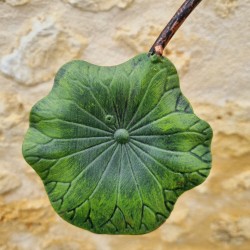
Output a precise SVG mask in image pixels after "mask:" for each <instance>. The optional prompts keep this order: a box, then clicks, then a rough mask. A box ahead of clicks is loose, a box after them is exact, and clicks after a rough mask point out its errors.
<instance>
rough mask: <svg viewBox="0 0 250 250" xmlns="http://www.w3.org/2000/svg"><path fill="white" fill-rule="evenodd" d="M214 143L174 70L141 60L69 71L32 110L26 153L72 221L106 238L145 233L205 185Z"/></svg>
mask: <svg viewBox="0 0 250 250" xmlns="http://www.w3.org/2000/svg"><path fill="white" fill-rule="evenodd" d="M211 139H212V130H211V128H210V126H209V125H208V124H207V123H206V122H205V121H203V120H201V119H199V118H198V117H197V116H196V115H195V114H194V113H193V110H192V107H191V105H190V103H189V102H188V101H187V99H186V98H185V97H184V96H183V95H182V93H181V91H180V87H179V79H178V75H177V72H176V69H175V67H174V65H173V64H172V63H171V62H170V61H169V60H168V59H166V58H163V57H159V56H157V55H154V56H150V57H148V56H147V55H146V54H141V55H138V56H136V57H135V58H133V59H131V60H129V61H128V62H126V63H124V64H121V65H118V66H114V67H99V66H95V65H92V64H89V63H87V62H84V61H72V62H70V63H68V64H66V65H64V66H63V67H62V68H61V69H60V70H59V72H58V73H57V75H56V78H55V84H54V86H53V89H52V91H51V92H50V93H49V95H48V96H46V97H45V98H43V99H42V100H41V101H39V102H38V103H37V104H36V105H35V106H34V107H33V108H32V111H31V114H30V128H29V130H28V132H27V134H26V137H25V140H24V143H23V155H24V158H25V160H26V161H27V162H28V163H29V164H30V165H31V166H32V168H33V169H34V170H35V171H36V172H37V174H38V175H39V176H40V178H41V179H42V181H43V183H44V186H45V188H46V191H47V193H48V196H49V199H50V202H51V204H52V206H53V207H54V209H55V211H56V212H57V213H58V214H59V215H60V216H61V217H62V218H63V219H65V220H66V221H68V222H69V223H71V224H73V225H75V226H78V227H81V228H84V229H87V230H90V231H92V232H95V233H101V234H144V233H148V232H150V231H152V230H154V229H156V228H158V227H159V226H160V225H161V224H162V223H164V222H165V220H166V218H168V216H169V215H170V213H171V211H172V209H173V206H174V204H175V202H176V200H177V198H178V197H179V196H180V195H181V194H182V193H183V192H184V191H186V190H189V189H191V188H193V187H195V186H197V185H199V184H200V183H202V182H203V181H204V180H205V179H206V177H207V176H208V174H209V171H210V167H211V153H210V144H211ZM197 212H198V211H197Z"/></svg>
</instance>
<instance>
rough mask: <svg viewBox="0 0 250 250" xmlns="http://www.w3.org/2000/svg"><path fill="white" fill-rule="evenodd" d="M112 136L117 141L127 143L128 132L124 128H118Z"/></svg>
mask: <svg viewBox="0 0 250 250" xmlns="http://www.w3.org/2000/svg"><path fill="white" fill-rule="evenodd" d="M114 138H115V140H116V141H117V142H118V143H122V144H124V143H127V142H128V141H129V133H128V131H127V130H126V129H123V128H120V129H117V130H116V131H115V134H114Z"/></svg>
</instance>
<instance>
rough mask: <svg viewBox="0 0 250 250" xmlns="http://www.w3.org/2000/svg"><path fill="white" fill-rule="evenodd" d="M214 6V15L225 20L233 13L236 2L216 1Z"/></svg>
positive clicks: (235, 0) (234, 0) (231, 0)
mask: <svg viewBox="0 0 250 250" xmlns="http://www.w3.org/2000/svg"><path fill="white" fill-rule="evenodd" d="M213 2H214V1H213ZM214 6H215V7H214V8H215V12H216V14H217V15H218V16H220V17H222V18H226V17H228V16H229V15H231V14H232V13H234V11H235V9H236V8H237V7H238V0H217V1H216V2H215V5H214Z"/></svg>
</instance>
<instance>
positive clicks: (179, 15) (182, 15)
mask: <svg viewBox="0 0 250 250" xmlns="http://www.w3.org/2000/svg"><path fill="white" fill-rule="evenodd" d="M201 1H202V0H186V1H185V2H184V3H183V4H182V6H181V7H180V8H179V10H178V11H177V12H176V13H175V15H174V16H173V18H172V19H171V20H170V22H169V23H168V24H167V26H166V27H165V28H164V30H163V31H162V32H161V34H160V36H159V37H158V38H157V39H156V41H155V43H154V45H153V46H152V48H151V49H150V51H149V55H153V54H158V55H160V56H162V54H163V50H164V48H165V47H166V45H167V44H168V42H169V41H170V40H171V38H172V37H173V35H174V34H175V32H176V31H177V30H178V29H179V27H180V26H181V25H182V23H183V22H184V21H185V20H186V18H187V17H188V16H189V14H190V13H191V12H192V11H193V10H194V9H195V7H196V6H197V5H198V4H199V3H200V2H201Z"/></svg>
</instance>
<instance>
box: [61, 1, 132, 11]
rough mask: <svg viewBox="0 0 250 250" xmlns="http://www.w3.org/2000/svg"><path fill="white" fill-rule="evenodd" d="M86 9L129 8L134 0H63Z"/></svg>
mask: <svg viewBox="0 0 250 250" xmlns="http://www.w3.org/2000/svg"><path fill="white" fill-rule="evenodd" d="M63 1H64V2H66V3H69V4H71V5H72V6H74V7H76V8H79V9H81V10H84V11H92V12H98V11H108V10H110V9H112V8H113V7H118V8H120V9H125V8H127V7H128V6H129V5H130V4H131V3H132V2H133V1H134V0H63Z"/></svg>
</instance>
